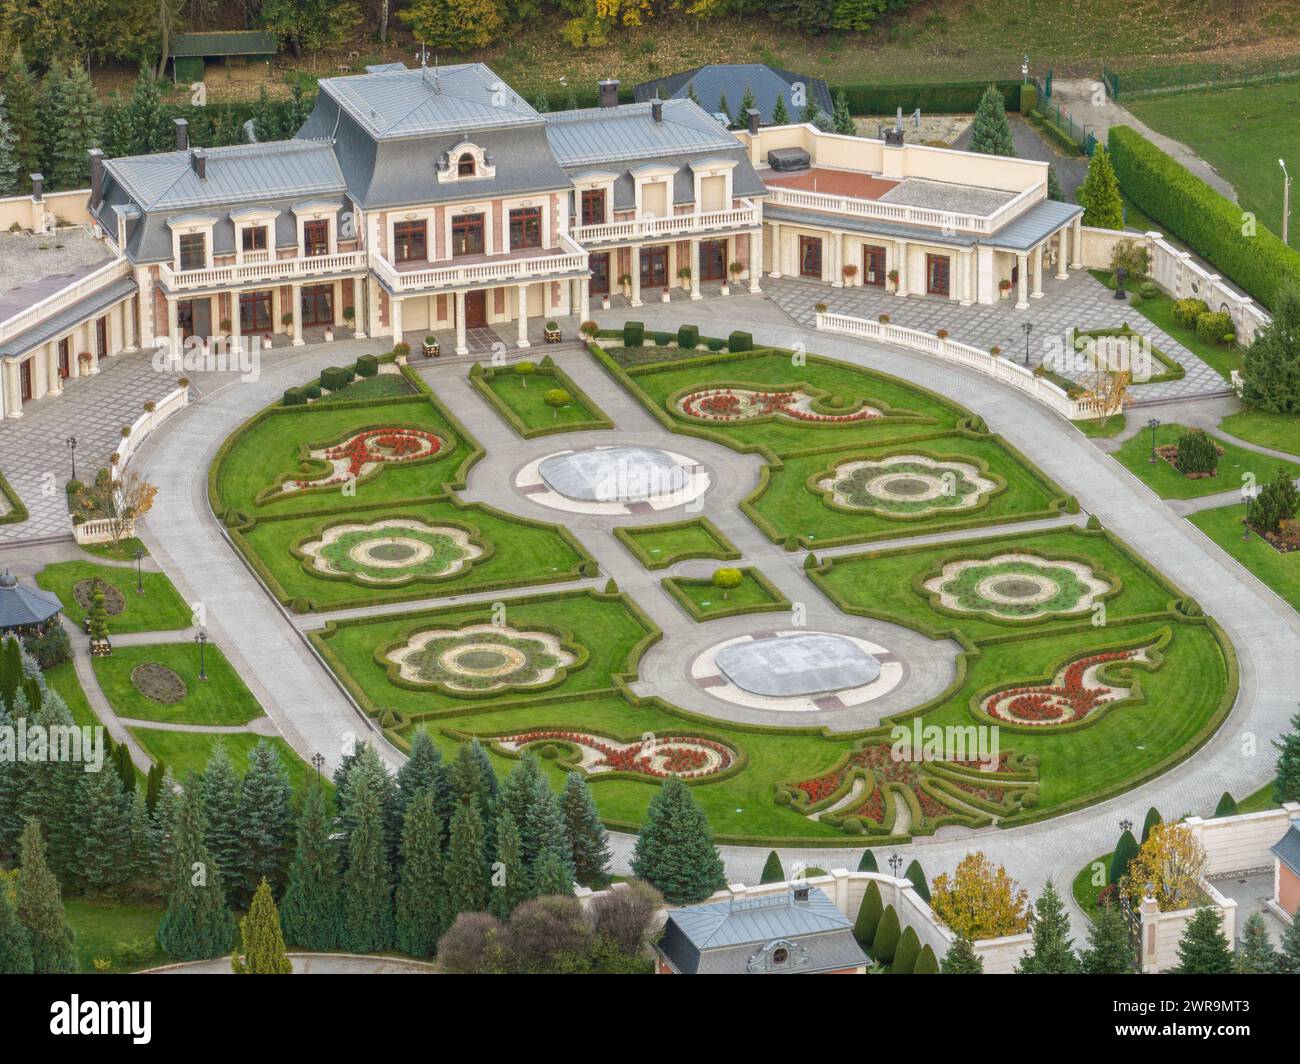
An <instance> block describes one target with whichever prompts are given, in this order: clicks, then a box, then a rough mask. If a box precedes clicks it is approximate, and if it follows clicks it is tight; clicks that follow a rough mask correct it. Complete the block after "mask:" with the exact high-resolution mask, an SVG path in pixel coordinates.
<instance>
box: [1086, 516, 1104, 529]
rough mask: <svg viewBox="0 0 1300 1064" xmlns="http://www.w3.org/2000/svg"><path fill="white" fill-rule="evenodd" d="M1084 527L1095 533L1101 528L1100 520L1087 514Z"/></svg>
mask: <svg viewBox="0 0 1300 1064" xmlns="http://www.w3.org/2000/svg"><path fill="white" fill-rule="evenodd" d="M1084 527H1085V528H1087V529H1088V530H1089V531H1091V532H1096V531H1097V530H1099V529H1100V528H1101V518H1100V517H1098V516H1097V515H1096V514H1089V515H1088V520H1087V522H1086V524H1085V525H1084Z"/></svg>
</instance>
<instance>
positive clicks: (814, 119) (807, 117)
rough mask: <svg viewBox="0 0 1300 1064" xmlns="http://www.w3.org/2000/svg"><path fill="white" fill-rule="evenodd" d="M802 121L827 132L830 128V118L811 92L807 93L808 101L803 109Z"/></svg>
mask: <svg viewBox="0 0 1300 1064" xmlns="http://www.w3.org/2000/svg"><path fill="white" fill-rule="evenodd" d="M802 121H804V122H806V123H807V124H808V125H810V126H814V127H816V128H817V129H820V130H822V131H824V132H829V130H830V128H831V119H830V118H829V116H827V115H826V114H825V113H824V112H823V111H822V109H821V107H820V106H818V104H817V97H816V96H814V95H813V94H812V93H811V92H810V93H809V94H808V103H807V104H806V105H805V107H804V109H803V118H802Z"/></svg>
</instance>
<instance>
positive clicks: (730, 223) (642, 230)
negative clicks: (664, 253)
mask: <svg viewBox="0 0 1300 1064" xmlns="http://www.w3.org/2000/svg"><path fill="white" fill-rule="evenodd" d="M762 220H763V215H762V209H761V208H760V207H759V205H758V204H757V203H754V202H753V201H752V200H748V199H742V200H740V201H739V204H738V205H737V206H733V207H727V208H725V209H723V210H717V211H693V212H691V213H688V214H670V215H666V216H664V217H662V218H625V219H619V220H616V221H612V222H605V223H603V224H600V225H579V226H575V227H574V228H573V230H572V236H573V239H574V240H576V241H578V243H580V244H582V245H583V246H584V247H588V248H601V247H609V246H614V245H619V244H634V243H639V242H642V241H645V242H648V243H662V242H664V241H669V240H689V239H692V238H697V237H698V238H705V239H708V238H712V237H717V236H730V235H732V234H735V233H743V232H748V231H752V230H755V229H757V228H758V227H759V226H760V225H761V224H762Z"/></svg>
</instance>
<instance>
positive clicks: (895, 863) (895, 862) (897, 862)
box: [889, 854, 903, 879]
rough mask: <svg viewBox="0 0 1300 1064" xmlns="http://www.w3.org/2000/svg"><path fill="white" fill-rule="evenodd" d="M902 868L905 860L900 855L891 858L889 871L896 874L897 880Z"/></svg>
mask: <svg viewBox="0 0 1300 1064" xmlns="http://www.w3.org/2000/svg"><path fill="white" fill-rule="evenodd" d="M902 867H903V859H902V858H901V857H899V856H898V854H894V855H893V856H892V857H890V858H889V870H890V871H891V872H892V873H893V874H894V878H895V879H898V878H899V876H898V870H899V869H900V868H902Z"/></svg>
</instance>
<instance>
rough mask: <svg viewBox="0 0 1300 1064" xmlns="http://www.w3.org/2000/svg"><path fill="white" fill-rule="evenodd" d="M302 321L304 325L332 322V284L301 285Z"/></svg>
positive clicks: (328, 323) (331, 323) (329, 323)
mask: <svg viewBox="0 0 1300 1064" xmlns="http://www.w3.org/2000/svg"><path fill="white" fill-rule="evenodd" d="M302 323H303V324H304V325H333V324H334V286H333V285H332V284H309V285H304V286H303V290H302Z"/></svg>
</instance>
